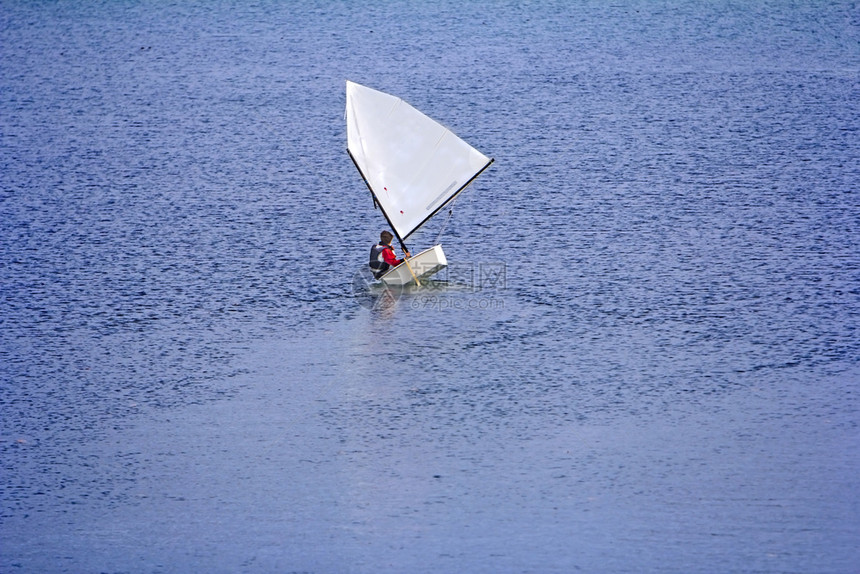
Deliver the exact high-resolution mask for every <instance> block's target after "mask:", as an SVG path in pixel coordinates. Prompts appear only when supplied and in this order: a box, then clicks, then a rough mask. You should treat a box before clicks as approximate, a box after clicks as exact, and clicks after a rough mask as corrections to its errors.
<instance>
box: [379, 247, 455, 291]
mask: <svg viewBox="0 0 860 574" xmlns="http://www.w3.org/2000/svg"><path fill="white" fill-rule="evenodd" d="M408 262H409V265H408V266H407V265H406V262H404V263H401V264H400V265H398V266H397V267H393V268H391V269H389V270H388V271H386V272H385V274H384V275H382V277H380V278H379V279H380V281H382V282H383V283H385V284H386V285H392V286H404V285H409V284H410V283H414V282H415V277H418V279H419V280H420V279H424V278H427V277H430V276H431V275H433V274H434V273H437V272H439V271H441V270H442V269H444V268H445V267H447V266H448V260H447V259H446V258H445V253H444V252H443V251H442V246H441V245H434V246H433V247H431V248H430V249H425V250H424V251H422V252H421V253H418V254H416V255H413V256H412V257H410V258H409V261H408ZM410 267H411V268H412V270H411V271H410V270H409V268H410ZM413 273H414V276H413Z"/></svg>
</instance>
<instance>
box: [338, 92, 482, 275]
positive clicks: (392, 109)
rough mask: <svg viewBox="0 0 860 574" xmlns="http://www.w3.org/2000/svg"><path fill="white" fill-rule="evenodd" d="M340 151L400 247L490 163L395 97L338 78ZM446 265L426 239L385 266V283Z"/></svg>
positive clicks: (451, 133) (435, 247)
mask: <svg viewBox="0 0 860 574" xmlns="http://www.w3.org/2000/svg"><path fill="white" fill-rule="evenodd" d="M346 133H347V151H348V152H349V157H351V158H352V161H353V163H355V167H356V168H358V172H359V173H360V174H361V177H362V178H363V179H364V183H365V184H366V185H367V188H368V189H369V190H370V194H371V196H372V197H373V205H374V207H376V208H378V209H379V210H380V211H382V214H383V215H384V216H385V219H386V221H387V222H388V224H389V225H390V226H391V230H392V231H393V232H394V235H395V237H397V240H398V241H399V242H400V247H401V248H402V249H403V251H404V252H405V251H408V250H407V248H406V244H405V243H404V241H405V240H406V239H407V238H408V237H409V236H410V235H411V234H412V233H414V232H415V231H416V230H417V229H418V228H420V227H421V226H422V225H424V224H425V223H427V222H428V221H429V220H430V219H431V218H432V217H433V216H434V215H436V214H437V213H439V211H441V210H442V209H443V208H444V207H445V206H447V205H450V204H451V202H452V201H454V199H455V198H456V197H457V196H458V195H459V194H460V193H461V192H462V191H463V190H464V189H466V186H468V185H469V184H470V183H472V181H473V180H474V179H475V178H476V177H478V175H480V174H481V172H483V171H484V170H485V169H487V167H489V166H490V164H491V163H493V160H492V158H488V157H487V156H485V155H484V154H482V153H481V152H479V151H478V150H476V149H475V148H473V147H472V146H470V145H469V144H467V143H466V142H465V141H463V140H462V139H460V138H459V137H457V136H456V135H455V134H454V133H453V132H451V130H449V129H448V128H446V127H445V126H443V125H442V124H440V123H439V122H437V121H435V120H433V119H431V118H429V117H427V116H426V115H424V114H423V113H421V112H419V111H418V110H416V109H415V108H413V107H412V106H410V105H409V104H407V103H406V102H404V101H403V100H401V99H400V98H398V97H396V96H392V95H389V94H386V93H384V92H380V91H378V90H374V89H372V88H368V87H366V86H362V85H360V84H356V83H355V82H350V81H347V82H346ZM447 265H448V261H447V259H446V258H445V253H444V252H443V251H442V246H441V245H434V246H433V247H430V248H429V249H425V250H424V251H421V252H420V253H417V254H416V255H413V256H411V257H409V258H408V259H406V260H404V262H403V263H401V264H400V265H398V266H396V267H394V268H392V269H389V270H388V271H386V272H385V274H383V275H382V276H381V277H380V278H379V279H380V280H381V281H383V282H384V283H386V284H388V285H408V284H409V283H412V282H415V283H417V284H419V285H420V281H421V279H422V278H426V277H430V276H431V275H433V274H434V273H437V272H438V271H440V270H441V269H444V268H445V267H446V266H447Z"/></svg>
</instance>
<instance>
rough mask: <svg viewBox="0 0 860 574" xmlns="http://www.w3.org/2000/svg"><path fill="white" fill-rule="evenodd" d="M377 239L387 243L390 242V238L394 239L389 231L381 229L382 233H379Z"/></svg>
mask: <svg viewBox="0 0 860 574" xmlns="http://www.w3.org/2000/svg"><path fill="white" fill-rule="evenodd" d="M379 239H380V240H381V241H382V242H383V243H385V244H386V245H388V244H389V243H391V240H392V239H394V236H393V235H391V232H389V231H383V232H382V233H380V234H379Z"/></svg>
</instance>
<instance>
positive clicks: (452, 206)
mask: <svg viewBox="0 0 860 574" xmlns="http://www.w3.org/2000/svg"><path fill="white" fill-rule="evenodd" d="M455 203H457V199H456V198H455V199H454V201H452V202H451V205H449V206H448V217H446V218H445V221H444V222H442V227H441V228H440V229H439V235H437V236H436V241H434V242H433V243H434V244H435V245H438V243H439V240H440V239H441V238H442V232H443V231H445V227H446V226H447V225H448V222H449V221H451V216H452V215H454V204H455Z"/></svg>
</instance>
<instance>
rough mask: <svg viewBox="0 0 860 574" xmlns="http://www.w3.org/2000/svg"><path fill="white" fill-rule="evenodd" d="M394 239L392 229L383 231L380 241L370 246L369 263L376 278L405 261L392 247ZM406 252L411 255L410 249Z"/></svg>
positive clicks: (407, 255)
mask: <svg viewBox="0 0 860 574" xmlns="http://www.w3.org/2000/svg"><path fill="white" fill-rule="evenodd" d="M392 239H394V236H393V235H391V232H390V231H383V232H382V233H380V234H379V243H377V244H376V245H374V246H373V247H371V248H370V263H369V264H370V270H371V271H373V277H374V279H379V278H380V277H382V275H383V274H384V273H385V272H386V271H388V270H389V269H391V268H392V267H397V266H398V265H400V264H401V263H403V259H398V258H397V256H396V255H395V254H394V248H393V247H391V240H392ZM404 253H405V254H406V257H409V252H408V251H405V250H404Z"/></svg>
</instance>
